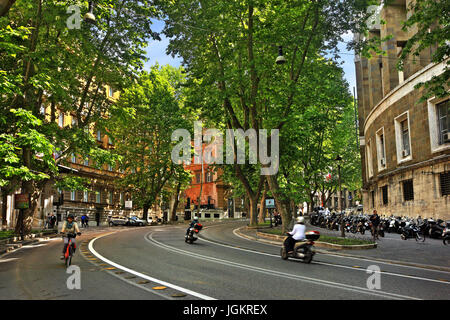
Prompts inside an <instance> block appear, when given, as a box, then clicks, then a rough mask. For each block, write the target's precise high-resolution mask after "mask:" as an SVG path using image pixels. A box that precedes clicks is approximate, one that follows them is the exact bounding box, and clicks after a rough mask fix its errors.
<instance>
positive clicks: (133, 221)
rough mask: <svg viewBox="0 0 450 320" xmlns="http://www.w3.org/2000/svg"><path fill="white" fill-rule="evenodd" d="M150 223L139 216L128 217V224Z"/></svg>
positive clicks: (144, 224) (143, 224)
mask: <svg viewBox="0 0 450 320" xmlns="http://www.w3.org/2000/svg"><path fill="white" fill-rule="evenodd" d="M147 224H148V223H147V221H145V220H142V219H141V218H139V217H137V216H132V217H130V218H128V221H127V225H128V226H146V225H147Z"/></svg>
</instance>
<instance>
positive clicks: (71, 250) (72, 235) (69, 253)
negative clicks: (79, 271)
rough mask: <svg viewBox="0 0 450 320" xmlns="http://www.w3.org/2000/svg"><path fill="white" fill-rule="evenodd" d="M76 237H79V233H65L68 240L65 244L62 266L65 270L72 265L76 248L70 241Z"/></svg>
mask: <svg viewBox="0 0 450 320" xmlns="http://www.w3.org/2000/svg"><path fill="white" fill-rule="evenodd" d="M62 235H63V239H64V233H62ZM77 235H81V232H78V233H76V234H75V233H67V234H66V237H67V238H68V239H69V241H68V243H67V248H66V252H65V253H64V264H65V266H66V268H68V267H69V266H70V265H71V264H72V256H73V253H74V252H75V249H76V246H75V244H74V243H72V239H75V238H76V237H77Z"/></svg>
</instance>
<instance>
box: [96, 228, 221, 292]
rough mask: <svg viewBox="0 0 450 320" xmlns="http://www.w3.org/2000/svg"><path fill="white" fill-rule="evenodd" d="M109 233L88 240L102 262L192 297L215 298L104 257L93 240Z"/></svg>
mask: <svg viewBox="0 0 450 320" xmlns="http://www.w3.org/2000/svg"><path fill="white" fill-rule="evenodd" d="M111 234H112V233H109V234H105V235H102V236H99V237H96V238H95V239H92V240H91V241H90V242H89V251H91V252H92V253H93V254H94V255H95V256H96V257H97V258H99V259H100V260H102V261H104V262H106V263H108V264H110V265H112V266H114V267H116V268H118V269H121V270H123V271H126V272H128V273H131V274H134V275H136V276H138V277H141V278H143V279H146V280H149V281H153V282H156V283H159V284H161V285H163V286H166V287H169V288H172V289H175V290H178V291H181V292H184V293H186V294H189V295H191V296H193V297H197V298H200V299H203V300H216V299H214V298H212V297H209V296H206V295H203V294H201V293H198V292H194V291H191V290H189V289H185V288H182V287H179V286H177V285H174V284H171V283H168V282H165V281H163V280H159V279H156V278H152V277H149V276H147V275H145V274H142V273H140V272H137V271H134V270H132V269H129V268H127V267H124V266H121V265H120V264H118V263H115V262H113V261H111V260H109V259H106V258H105V257H103V256H102V255H100V254H99V253H98V252H97V251H95V249H94V242H95V241H96V240H97V239H100V238H103V237H106V236H108V235H111Z"/></svg>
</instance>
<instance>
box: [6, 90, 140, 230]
mask: <svg viewBox="0 0 450 320" xmlns="http://www.w3.org/2000/svg"><path fill="white" fill-rule="evenodd" d="M106 89H107V90H106V92H107V98H108V99H109V100H110V101H111V102H114V101H116V99H117V98H118V97H119V92H118V91H116V92H114V91H113V90H112V88H111V87H108V86H106ZM40 112H41V114H42V115H43V116H44V117H45V119H46V121H51V116H50V113H51V110H50V106H49V105H48V104H46V103H45V102H44V103H43V104H42V105H41V109H40ZM54 117H55V121H56V122H57V123H58V125H59V127H61V128H64V127H66V126H72V125H74V124H75V121H76V117H75V115H74V114H71V113H69V112H66V113H64V112H62V111H61V110H59V109H57V110H56V111H55V115H54ZM90 133H91V134H92V135H93V136H94V137H95V139H96V140H97V147H98V148H102V149H109V148H113V147H114V145H113V144H112V141H111V139H110V138H109V137H108V135H107V133H105V132H102V131H100V130H96V129H95V128H94V127H92V128H90ZM54 157H55V159H57V160H58V163H59V164H58V171H59V175H58V177H57V178H61V177H63V176H65V175H72V176H77V177H82V178H85V179H86V180H87V181H88V184H89V186H88V190H85V191H79V190H58V188H57V187H56V185H55V183H56V181H55V180H54V179H51V180H48V181H47V182H46V184H45V185H44V187H43V190H42V193H41V196H40V200H39V205H38V208H37V213H36V214H35V216H34V219H33V227H35V228H39V227H44V225H45V220H46V217H47V215H49V214H51V213H53V214H54V215H55V216H57V218H58V221H63V220H64V219H65V218H66V216H67V215H68V214H69V213H71V214H74V215H75V216H78V217H81V216H82V215H83V214H86V215H88V217H89V219H90V221H91V222H92V221H98V222H99V223H105V222H106V221H107V217H108V216H111V215H126V216H129V215H131V214H140V213H141V211H139V210H138V211H134V210H133V208H132V207H131V208H129V207H128V206H126V204H127V201H129V200H132V196H131V194H130V193H129V192H127V191H126V190H123V189H121V188H119V187H118V186H117V184H116V180H117V179H118V178H119V177H120V176H122V175H123V173H122V172H120V171H119V170H118V168H117V167H115V166H110V165H108V164H104V165H102V166H97V165H96V164H95V163H94V161H93V160H92V159H89V158H84V159H83V158H81V157H80V155H77V154H69V155H66V156H64V158H62V159H59V157H60V155H58V154H57V153H55V154H54ZM16 193H20V190H17V191H16ZM129 203H130V202H128V204H129ZM18 215H19V211H18V210H15V209H14V195H12V194H11V195H7V197H6V225H7V227H9V228H13V227H14V226H15V224H16V222H17V217H18Z"/></svg>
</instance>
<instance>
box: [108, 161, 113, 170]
mask: <svg viewBox="0 0 450 320" xmlns="http://www.w3.org/2000/svg"><path fill="white" fill-rule="evenodd" d="M112 170H113V167H112V165H111V164H109V163H108V171H112Z"/></svg>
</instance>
